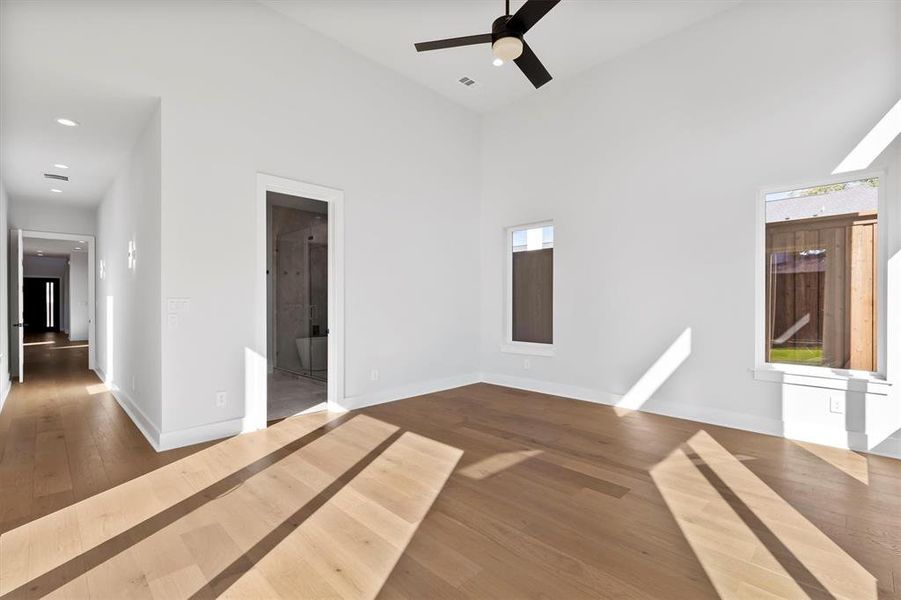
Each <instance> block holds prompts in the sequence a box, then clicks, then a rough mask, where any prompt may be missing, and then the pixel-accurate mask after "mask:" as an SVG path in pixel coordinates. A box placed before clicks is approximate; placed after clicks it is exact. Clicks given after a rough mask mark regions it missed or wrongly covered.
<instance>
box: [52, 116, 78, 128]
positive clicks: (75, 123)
mask: <svg viewBox="0 0 901 600" xmlns="http://www.w3.org/2000/svg"><path fill="white" fill-rule="evenodd" d="M56 122H57V123H59V124H60V125H65V126H66V127H78V125H79V122H78V121H73V120H72V119H67V118H66V117H60V118H58V119H57V120H56Z"/></svg>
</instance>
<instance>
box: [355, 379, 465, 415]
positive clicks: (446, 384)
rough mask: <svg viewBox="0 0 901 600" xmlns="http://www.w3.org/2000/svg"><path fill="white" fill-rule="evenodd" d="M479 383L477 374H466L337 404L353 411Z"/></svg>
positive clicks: (405, 386)
mask: <svg viewBox="0 0 901 600" xmlns="http://www.w3.org/2000/svg"><path fill="white" fill-rule="evenodd" d="M480 381H481V377H480V375H479V373H467V374H465V375H455V376H453V377H445V378H443V379H431V380H429V381H421V382H418V383H412V384H410V385H404V386H400V387H396V388H391V389H388V390H380V391H378V392H372V393H369V394H360V395H359V396H349V397H345V398H343V399H342V400H339V401H338V402H337V404H338V405H339V406H340V407H341V408H342V409H344V410H355V409H358V408H365V407H367V406H375V405H376V404H384V403H385V402H394V401H395V400H403V399H404V398H412V397H414V396H422V395H423V394H433V393H435V392H441V391H443V390H449V389H452V388H457V387H462V386H464V385H471V384H473V383H479V382H480Z"/></svg>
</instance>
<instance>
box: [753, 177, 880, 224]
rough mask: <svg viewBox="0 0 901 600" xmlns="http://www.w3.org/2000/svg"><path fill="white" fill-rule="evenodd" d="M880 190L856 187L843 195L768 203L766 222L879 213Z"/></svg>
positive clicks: (844, 191) (836, 193) (835, 194)
mask: <svg viewBox="0 0 901 600" xmlns="http://www.w3.org/2000/svg"><path fill="white" fill-rule="evenodd" d="M877 193H878V190H877V188H873V187H869V186H866V185H855V186H853V187H848V188H845V189H843V190H841V191H840V192H830V193H828V194H818V195H816V196H798V197H796V198H784V199H782V200H768V201H767V203H766V222H767V223H776V222H779V221H793V220H795V219H809V218H811V217H825V216H830V215H843V214H848V213H858V212H867V211H874V210H876V199H877Z"/></svg>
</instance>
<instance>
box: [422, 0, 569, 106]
mask: <svg viewBox="0 0 901 600" xmlns="http://www.w3.org/2000/svg"><path fill="white" fill-rule="evenodd" d="M558 2H560V0H528V1H527V2H526V3H525V4H523V5H522V7H521V8H520V9H519V10H518V11H516V14H515V15H512V16H511V15H510V0H506V13H505V14H504V15H502V16H500V17H498V18H497V19H495V20H494V23H492V24H491V33H482V34H479V35H468V36H466V37H458V38H449V39H446V40H434V41H431V42H419V43H418V44H414V45H415V46H416V51H417V52H425V51H426V50H443V49H444V48H457V47H459V46H474V45H476V44H491V53H492V54H494V64H495V66H501V65H503V64H504V63H506V62H510V61H511V60H512V61H513V62H515V63H516V66H517V67H519V70H520V71H522V72H523V75H525V76H526V77H528V78H529V81H531V82H532V85H534V86H535V87H536V88H540V87H541V86H543V85H544V84H545V83H547V82H548V81H550V80H551V74H550V73H548V72H547V69H545V68H544V65H543V64H541V61H540V60H538V57H537V56H535V53H534V52H532V49H531V48H529V45H528V44H527V43H526V41H525V40H524V39H523V35H525V33H526V32H527V31H528V30H529V29H531V28H532V26H534V25H535V23H537V22H538V21H539V20H540V19H541V18H542V17H543V16H544V15H546V14H547V13H548V11H549V10H551V9H552V8H554V7H555V6H556V5H557V3H558Z"/></svg>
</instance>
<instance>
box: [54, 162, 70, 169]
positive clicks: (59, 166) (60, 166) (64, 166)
mask: <svg viewBox="0 0 901 600" xmlns="http://www.w3.org/2000/svg"><path fill="white" fill-rule="evenodd" d="M53 166H54V167H56V168H57V169H68V168H69V165H61V164H59V163H56V164H55V165H53Z"/></svg>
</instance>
